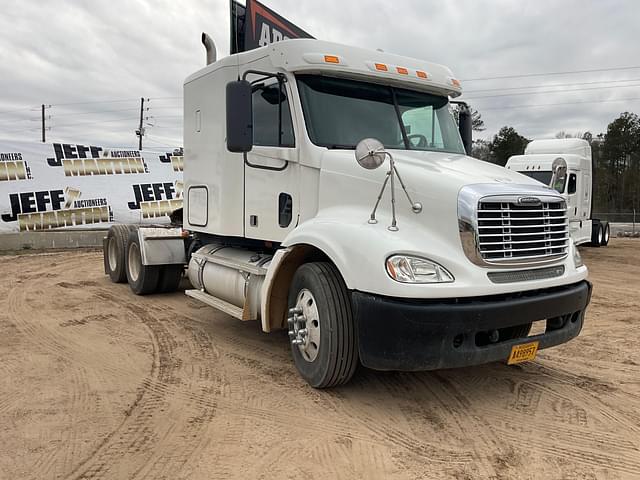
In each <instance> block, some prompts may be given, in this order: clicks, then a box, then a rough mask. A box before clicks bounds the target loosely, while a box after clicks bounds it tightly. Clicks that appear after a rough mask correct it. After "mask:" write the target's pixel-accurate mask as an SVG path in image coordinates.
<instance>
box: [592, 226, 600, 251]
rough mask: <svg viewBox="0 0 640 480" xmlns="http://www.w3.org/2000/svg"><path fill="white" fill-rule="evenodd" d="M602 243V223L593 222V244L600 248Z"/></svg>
mask: <svg viewBox="0 0 640 480" xmlns="http://www.w3.org/2000/svg"><path fill="white" fill-rule="evenodd" d="M601 243H602V225H601V224H600V222H597V223H596V222H593V224H592V226H591V244H590V245H591V246H592V247H595V248H598V247H599V246H600V245H601Z"/></svg>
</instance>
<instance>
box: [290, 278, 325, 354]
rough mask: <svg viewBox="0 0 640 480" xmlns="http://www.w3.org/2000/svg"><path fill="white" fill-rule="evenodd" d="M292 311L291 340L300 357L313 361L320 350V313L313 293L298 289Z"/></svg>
mask: <svg viewBox="0 0 640 480" xmlns="http://www.w3.org/2000/svg"><path fill="white" fill-rule="evenodd" d="M292 311H294V313H293V317H292V321H291V322H290V323H291V324H292V325H291V327H292V328H291V330H290V332H289V335H290V336H291V342H292V343H293V344H294V345H296V346H297V347H298V350H299V351H300V354H301V355H302V358H304V359H305V360H306V361H307V362H313V361H314V360H315V359H316V357H317V356H318V352H319V351H320V314H319V313H318V305H317V303H316V299H315V297H314V296H313V293H311V291H310V290H307V289H306V288H303V289H302V290H300V292H298V297H297V299H296V306H295V307H294V308H293V309H292Z"/></svg>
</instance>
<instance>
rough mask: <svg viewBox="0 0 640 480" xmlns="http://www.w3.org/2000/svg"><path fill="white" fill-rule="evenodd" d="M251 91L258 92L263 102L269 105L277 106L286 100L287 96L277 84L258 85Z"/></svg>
mask: <svg viewBox="0 0 640 480" xmlns="http://www.w3.org/2000/svg"><path fill="white" fill-rule="evenodd" d="M253 90H254V91H256V90H260V96H261V97H262V98H264V101H265V102H267V103H268V104H269V105H278V104H279V103H282V102H284V101H286V100H287V96H286V95H285V93H284V91H282V89H281V88H280V85H279V84H277V83H276V84H275V85H269V86H266V87H265V86H264V84H260V85H258V86H257V88H256V86H254V87H253Z"/></svg>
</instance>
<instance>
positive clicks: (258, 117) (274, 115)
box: [253, 82, 295, 147]
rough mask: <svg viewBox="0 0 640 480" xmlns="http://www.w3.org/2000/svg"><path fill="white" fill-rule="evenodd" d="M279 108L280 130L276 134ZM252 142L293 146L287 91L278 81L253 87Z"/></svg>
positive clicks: (275, 145)
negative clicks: (279, 133)
mask: <svg viewBox="0 0 640 480" xmlns="http://www.w3.org/2000/svg"><path fill="white" fill-rule="evenodd" d="M280 108H282V130H281V135H278V123H279V115H280ZM253 143H254V145H261V146H265V147H295V140H294V135H293V123H292V121H291V111H290V110H289V100H288V99H287V93H286V90H285V88H284V86H283V87H282V94H280V88H279V86H278V82H272V83H270V84H259V85H255V86H254V87H253Z"/></svg>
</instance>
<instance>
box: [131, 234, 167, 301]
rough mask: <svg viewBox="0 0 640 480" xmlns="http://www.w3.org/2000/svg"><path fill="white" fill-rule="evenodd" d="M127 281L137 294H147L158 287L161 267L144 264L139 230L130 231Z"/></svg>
mask: <svg viewBox="0 0 640 480" xmlns="http://www.w3.org/2000/svg"><path fill="white" fill-rule="evenodd" d="M126 260H127V261H126V265H127V281H128V282H129V286H130V287H131V290H132V291H133V293H135V294H136V295H147V294H149V293H153V292H155V291H156V289H157V288H158V279H159V277H160V267H159V266H157V265H143V264H142V254H141V251H140V239H139V238H138V232H137V230H133V231H131V232H130V233H129V241H128V242H127V253H126Z"/></svg>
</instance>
